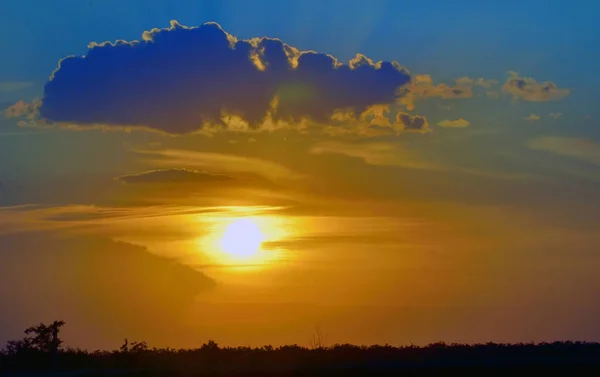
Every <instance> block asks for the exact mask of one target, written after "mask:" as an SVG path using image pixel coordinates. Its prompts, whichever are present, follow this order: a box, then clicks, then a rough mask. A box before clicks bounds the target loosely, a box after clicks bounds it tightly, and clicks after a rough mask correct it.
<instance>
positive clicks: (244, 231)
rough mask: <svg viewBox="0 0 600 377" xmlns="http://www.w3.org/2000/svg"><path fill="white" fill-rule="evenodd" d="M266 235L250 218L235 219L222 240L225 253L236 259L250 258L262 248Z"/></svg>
mask: <svg viewBox="0 0 600 377" xmlns="http://www.w3.org/2000/svg"><path fill="white" fill-rule="evenodd" d="M264 239H265V236H264V235H263V233H262V232H261V230H260V228H259V227H258V225H257V224H256V223H255V222H254V221H252V220H250V219H239V220H235V221H234V222H232V223H231V224H229V225H228V226H227V228H226V229H225V232H224V233H223V236H222V237H221V240H220V244H221V245H220V246H221V249H222V251H223V252H224V253H226V254H228V255H229V256H231V257H234V258H236V259H248V258H251V257H253V256H254V255H255V254H256V253H258V251H259V250H260V247H261V244H262V242H263V241H264Z"/></svg>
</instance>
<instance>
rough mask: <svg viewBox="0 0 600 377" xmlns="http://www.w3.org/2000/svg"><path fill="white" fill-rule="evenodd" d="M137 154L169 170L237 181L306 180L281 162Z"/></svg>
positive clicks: (182, 153)
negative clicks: (255, 177) (242, 178)
mask: <svg viewBox="0 0 600 377" xmlns="http://www.w3.org/2000/svg"><path fill="white" fill-rule="evenodd" d="M135 152H137V153H139V154H140V155H141V156H142V158H143V159H144V160H145V161H147V162H148V163H151V164H153V165H155V166H161V167H165V168H173V167H177V168H179V167H184V168H186V169H202V170H203V171H205V172H208V173H210V174H225V175H234V176H235V177H236V178H237V177H238V176H240V175H244V174H250V175H259V176H261V177H264V178H267V179H270V180H273V181H286V180H298V179H303V178H305V176H304V175H302V174H299V173H297V172H295V171H293V170H291V169H289V168H287V167H286V166H284V165H281V164H279V163H277V162H273V161H269V160H264V159H260V158H255V157H247V156H238V155H231V154H224V153H211V152H196V151H190V150H183V149H161V150H136V151H135Z"/></svg>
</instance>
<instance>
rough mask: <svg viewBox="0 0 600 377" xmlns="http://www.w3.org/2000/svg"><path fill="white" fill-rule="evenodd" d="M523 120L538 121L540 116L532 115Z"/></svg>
mask: <svg viewBox="0 0 600 377" xmlns="http://www.w3.org/2000/svg"><path fill="white" fill-rule="evenodd" d="M523 119H525V120H540V116H539V115H537V114H534V113H531V114H529V116H527V117H525V118H523Z"/></svg>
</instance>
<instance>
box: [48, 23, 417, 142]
mask: <svg viewBox="0 0 600 377" xmlns="http://www.w3.org/2000/svg"><path fill="white" fill-rule="evenodd" d="M409 81H410V75H409V73H408V71H406V70H405V69H404V68H402V67H401V66H400V65H399V64H398V63H396V62H373V61H372V60H370V59H368V58H367V57H365V56H363V55H360V54H358V55H356V57H355V58H354V59H352V60H351V61H350V62H349V63H348V64H343V63H340V62H338V61H337V59H335V58H334V57H332V56H330V55H326V54H322V53H316V52H313V51H299V50H298V49H296V48H294V47H292V46H289V45H287V44H285V43H283V42H282V41H280V40H278V39H272V38H255V39H251V40H243V41H242V40H237V39H236V38H235V37H234V36H232V35H230V34H228V33H226V32H225V31H223V29H221V27H220V26H219V25H218V24H216V23H207V24H204V25H202V26H200V27H185V26H182V25H180V24H179V23H177V22H176V21H172V22H171V27H170V28H167V29H153V30H151V31H149V32H145V33H144V34H143V40H142V41H133V42H125V41H117V42H116V43H100V44H98V43H92V44H90V46H89V50H88V53H87V55H86V56H80V57H74V56H70V57H67V58H64V59H62V60H61V61H60V63H59V67H58V69H57V70H56V71H55V72H54V73H53V74H52V77H51V79H50V81H49V82H48V83H47V84H46V87H45V94H44V98H43V102H42V105H41V107H40V109H39V110H40V116H41V117H42V118H45V119H47V120H48V121H50V122H58V123H75V124H79V125H80V126H84V125H87V124H89V125H97V124H104V125H107V126H110V125H117V126H123V125H129V126H133V127H146V128H153V129H157V130H160V131H164V132H168V133H173V134H181V133H188V132H192V131H195V130H198V129H201V128H202V127H203V126H205V125H207V124H210V125H215V124H216V125H220V126H221V127H223V128H226V127H229V126H230V124H229V123H230V122H229V121H227V120H226V119H224V118H227V117H230V116H237V117H240V118H241V119H243V120H244V121H245V122H247V123H248V124H249V125H250V127H251V128H257V127H260V125H261V124H262V122H263V121H264V120H265V118H266V117H270V119H271V120H272V121H275V122H276V121H277V120H283V121H286V122H290V121H299V120H301V119H305V118H306V119H312V120H314V121H323V120H328V119H329V118H330V117H331V114H332V113H333V112H334V110H336V109H339V108H343V109H346V108H351V109H353V110H354V111H355V112H356V113H362V112H363V111H364V110H366V109H367V108H368V107H369V106H371V105H376V104H390V103H393V102H394V100H395V98H396V97H397V95H398V88H399V87H402V86H403V85H405V84H407V83H408V82H409Z"/></svg>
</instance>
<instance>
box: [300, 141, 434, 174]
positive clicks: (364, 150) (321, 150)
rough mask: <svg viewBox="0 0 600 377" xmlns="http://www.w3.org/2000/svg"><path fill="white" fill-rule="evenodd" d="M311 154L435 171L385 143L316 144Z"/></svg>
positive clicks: (406, 150)
mask: <svg viewBox="0 0 600 377" xmlns="http://www.w3.org/2000/svg"><path fill="white" fill-rule="evenodd" d="M310 153H313V154H340V155H345V156H349V157H356V158H360V159H362V160H363V161H364V162H365V163H367V164H370V165H382V166H386V165H387V166H401V167H405V168H415V169H436V168H438V166H437V165H433V164H430V163H427V162H425V161H423V160H422V159H421V158H419V157H418V156H416V155H415V152H413V151H411V150H409V149H406V148H403V146H402V145H400V144H395V143H386V142H368V143H345V142H338V141H328V142H321V143H317V144H316V145H315V146H313V147H312V148H311V149H310Z"/></svg>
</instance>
